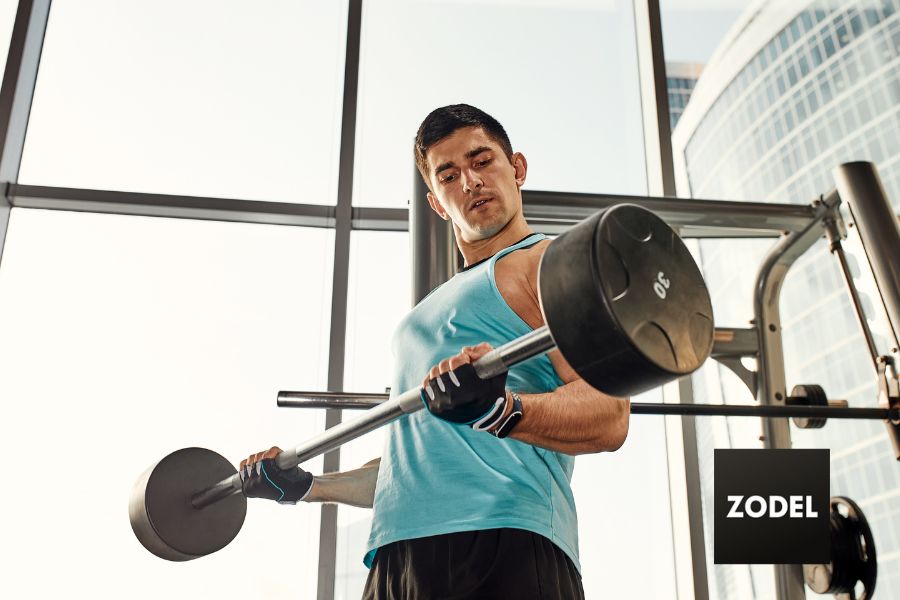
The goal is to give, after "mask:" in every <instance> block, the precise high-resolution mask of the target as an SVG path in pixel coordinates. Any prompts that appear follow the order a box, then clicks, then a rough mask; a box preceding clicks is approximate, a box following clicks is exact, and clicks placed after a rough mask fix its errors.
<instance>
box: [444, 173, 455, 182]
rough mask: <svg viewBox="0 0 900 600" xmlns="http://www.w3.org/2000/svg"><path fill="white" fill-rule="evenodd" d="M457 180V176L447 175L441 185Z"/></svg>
mask: <svg viewBox="0 0 900 600" xmlns="http://www.w3.org/2000/svg"><path fill="white" fill-rule="evenodd" d="M454 179H456V175H447V176H445V177H444V178H443V179H441V183H448V182H450V181H453V180H454Z"/></svg>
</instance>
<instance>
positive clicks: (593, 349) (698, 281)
mask: <svg viewBox="0 0 900 600" xmlns="http://www.w3.org/2000/svg"><path fill="white" fill-rule="evenodd" d="M538 281H539V284H538V287H539V292H540V301H541V310H542V311H543V313H544V319H545V321H546V323H547V325H548V327H549V328H550V332H551V334H552V335H553V340H554V342H555V343H556V346H557V348H558V349H559V351H560V352H561V353H562V355H563V356H564V357H565V359H566V361H567V362H568V363H569V364H570V365H571V366H572V368H574V369H575V371H577V372H578V374H579V375H580V376H581V377H582V378H583V379H584V380H585V381H587V382H588V383H589V384H590V385H591V386H593V387H595V388H596V389H598V390H600V391H603V392H605V393H608V394H611V395H615V396H630V395H635V394H638V393H640V392H643V391H646V390H649V389H652V388H654V387H657V386H659V385H662V384H664V383H666V382H668V381H671V380H673V379H676V378H678V377H681V376H682V375H686V374H688V373H691V372H693V371H695V370H696V369H697V368H699V367H700V365H701V364H703V361H705V360H706V358H707V357H708V356H709V354H710V352H711V351H712V345H713V330H714V325H713V313H712V303H711V302H710V298H709V292H708V290H707V288H706V284H705V283H704V281H703V277H702V275H701V274H700V269H699V268H698V267H697V265H696V263H695V262H694V259H693V257H692V256H691V254H690V252H689V251H688V249H687V247H686V246H685V245H684V242H682V241H681V239H680V238H679V237H678V235H677V234H676V233H675V232H674V231H673V230H672V229H671V228H670V227H669V226H668V225H666V223H665V222H664V221H663V220H662V219H660V218H659V217H657V216H656V215H654V214H653V213H652V212H650V211H649V210H646V209H644V208H641V207H639V206H636V205H633V204H619V205H616V206H613V207H611V208H608V209H606V210H604V211H601V212H599V213H597V214H596V215H593V216H592V217H589V218H588V219H585V220H584V221H582V222H581V223H579V224H578V225H576V226H575V227H573V228H572V229H570V230H569V231H567V232H566V233H564V234H562V235H561V236H559V237H558V238H557V239H556V240H554V241H553V243H552V244H550V246H549V247H548V248H547V250H546V252H545V253H544V257H543V259H542V261H541V268H540V273H539V277H538Z"/></svg>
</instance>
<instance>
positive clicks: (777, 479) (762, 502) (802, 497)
mask: <svg viewBox="0 0 900 600" xmlns="http://www.w3.org/2000/svg"><path fill="white" fill-rule="evenodd" d="M830 466H831V465H830V462H829V451H828V450H716V451H715V455H714V467H713V470H714V477H715V479H714V482H713V515H714V524H715V529H714V532H713V533H714V536H713V537H714V552H713V556H714V559H713V560H714V562H715V563H717V564H802V563H806V564H823V563H827V562H829V561H830V560H831V537H830V536H831V534H830V525H829V523H830V516H829V513H830V508H829V504H828V502H829V476H830Z"/></svg>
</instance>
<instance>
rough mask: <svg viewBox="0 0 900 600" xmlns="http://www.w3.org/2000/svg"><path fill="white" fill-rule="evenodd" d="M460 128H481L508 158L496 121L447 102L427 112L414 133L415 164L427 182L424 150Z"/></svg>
mask: <svg viewBox="0 0 900 600" xmlns="http://www.w3.org/2000/svg"><path fill="white" fill-rule="evenodd" d="M464 127H481V128H482V129H483V130H484V132H485V133H486V134H487V135H488V137H490V138H491V139H492V140H494V141H495V142H497V143H498V144H500V148H501V149H502V150H503V152H504V153H505V154H506V158H508V159H510V160H512V154H513V150H512V144H510V142H509V136H508V135H506V130H505V129H503V125H501V124H500V121H498V120H497V119H495V118H494V117H492V116H491V115H489V114H487V113H486V112H484V111H483V110H481V109H480V108H476V107H474V106H471V105H469V104H451V105H449V106H442V107H441V108H436V109H434V110H433V111H431V112H430V113H429V114H428V116H427V117H425V120H424V121H422V124H421V125H419V131H417V132H416V144H415V150H414V151H415V157H416V166H417V167H418V168H419V173H421V174H422V178H423V179H424V180H425V183H426V184H428V159H427V158H426V154H427V153H428V149H429V148H431V146H433V145H434V144H436V143H438V142H439V141H441V140H442V139H444V138H446V137H448V136H450V135H451V134H453V132H455V131H456V130H458V129H462V128H464Z"/></svg>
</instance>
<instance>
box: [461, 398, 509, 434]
mask: <svg viewBox="0 0 900 600" xmlns="http://www.w3.org/2000/svg"><path fill="white" fill-rule="evenodd" d="M505 412H506V395H503V396H500V397H499V398H497V400H496V401H495V402H494V406H493V408H491V409H490V410H489V411H487V412H486V413H485V414H484V416H482V417H481V418H480V419H478V420H477V421H474V422H472V423H471V424H470V425H469V427H471V428H472V429H474V430H475V431H490V430H491V429H493V428H494V426H496V425H497V424H498V423H499V422H500V421H501V420H502V419H503V413H505Z"/></svg>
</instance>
